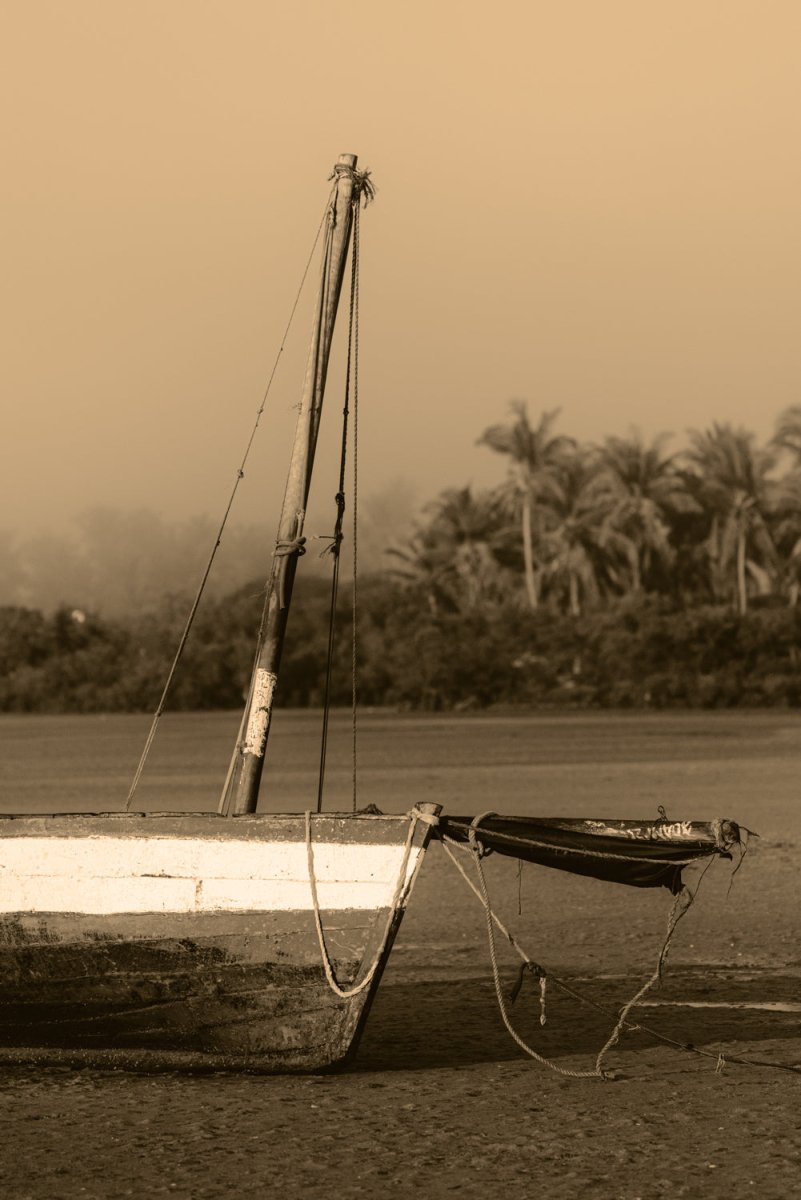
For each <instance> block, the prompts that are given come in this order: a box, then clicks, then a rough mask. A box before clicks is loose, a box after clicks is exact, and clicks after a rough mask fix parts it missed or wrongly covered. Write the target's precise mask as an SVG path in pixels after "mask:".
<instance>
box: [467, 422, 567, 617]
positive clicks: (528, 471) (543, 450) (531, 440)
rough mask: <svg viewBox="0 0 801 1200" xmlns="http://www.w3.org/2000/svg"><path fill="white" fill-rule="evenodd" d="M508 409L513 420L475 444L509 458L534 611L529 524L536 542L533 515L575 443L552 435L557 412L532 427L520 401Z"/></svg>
mask: <svg viewBox="0 0 801 1200" xmlns="http://www.w3.org/2000/svg"><path fill="white" fill-rule="evenodd" d="M510 407H511V409H512V413H513V414H514V420H513V421H511V423H510V424H508V425H504V424H498V425H490V426H489V427H488V428H487V429H485V430H484V432H483V433H482V435H481V437H480V438H479V439H478V444H479V445H483V446H489V448H490V449H491V450H495V451H496V452H497V453H498V454H506V455H508V457H509V460H510V464H509V469H510V476H511V483H512V488H513V491H514V494H515V496H516V497H517V498H518V503H519V505H520V525H521V528H520V535H521V540H522V544H523V568H524V575H525V581H526V593H527V595H528V602H529V605H530V606H531V608H534V609H535V608H537V606H538V604H539V581H538V578H537V573H536V571H535V568H534V553H533V546H532V536H533V531H532V524H536V526H537V530H536V532H537V540H538V541H539V540H540V539H541V533H542V531H541V522H540V521H539V520H538V519H537V515H536V514H537V510H538V507H539V505H540V504H541V502H542V501H543V499H544V497H545V496H546V495H547V492H548V488H549V483H550V479H551V477H552V475H553V471H554V469H555V468H556V466H557V465H558V464H559V462H560V461H561V459H562V458H563V456H564V455H565V454H566V453H567V452H569V451H570V450H572V449H573V448H574V447H575V441H574V439H573V438H570V437H566V436H564V435H563V434H557V435H556V436H554V435H553V433H552V429H553V426H554V424H555V422H556V420H557V418H558V416H559V409H558V408H555V409H552V410H551V411H550V412H545V413H543V414H542V416H541V417H540V419H539V423H538V424H537V425H536V426H534V425H532V424H531V422H530V421H529V417H528V408H527V406H526V402H525V401H524V400H513V401H512V403H511V406H510Z"/></svg>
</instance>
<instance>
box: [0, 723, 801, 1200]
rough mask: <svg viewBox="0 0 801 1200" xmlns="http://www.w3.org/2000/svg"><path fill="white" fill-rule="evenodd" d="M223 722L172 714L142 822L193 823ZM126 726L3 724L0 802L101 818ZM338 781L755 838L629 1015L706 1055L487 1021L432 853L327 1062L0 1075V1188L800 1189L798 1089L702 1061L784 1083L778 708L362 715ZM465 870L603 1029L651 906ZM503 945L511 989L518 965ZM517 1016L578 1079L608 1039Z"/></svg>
mask: <svg viewBox="0 0 801 1200" xmlns="http://www.w3.org/2000/svg"><path fill="white" fill-rule="evenodd" d="M233 723H234V722H233V721H232V720H231V718H230V717H229V716H227V715H226V716H218V715H211V716H198V717H193V716H190V717H176V718H174V719H173V720H172V722H171V724H169V726H168V727H167V728H166V729H165V736H164V742H165V745H164V746H163V748H162V749H160V752H159V757H158V759H157V760H156V761H155V762H154V764H153V767H152V769H151V772H150V775H149V781H148V785H147V789H146V790H145V792H144V793H143V798H144V800H145V802H147V803H156V802H157V801H160V800H162V799H163V797H164V796H165V795H169V798H170V801H169V806H170V807H175V808H186V807H194V806H196V805H197V804H203V805H206V806H210V805H212V804H213V803H214V799H213V792H214V787H213V786H212V784H211V783H210V782H209V776H210V774H213V773H214V772H216V773H217V774H219V775H222V774H224V768H225V764H224V761H223V762H222V764H221V763H220V762H219V761H218V760H219V759H221V758H222V759H224V757H225V752H226V749H227V746H228V745H230V740H229V739H230V736H231V727H232V725H233ZM276 725H277V728H276V730H275V738H274V745H275V750H276V753H275V755H274V759H273V762H272V764H271V768H270V772H271V773H270V774H269V775H268V777H267V781H266V783H267V787H266V789H265V791H266V795H265V799H266V802H267V803H266V807H272V808H280V807H286V808H303V807H306V806H307V804H308V802H309V801H308V796H309V795H310V794H311V791H310V789H311V788H312V786H313V783H314V779H313V770H311V769H310V766H309V764H310V763H312V764H313V746H314V737H315V732H316V728H317V722H316V718H315V717H314V715H313V714H282V715H280V716H279V718H278V720H277V722H276ZM145 728H146V721H144V720H143V719H142V718H133V717H131V718H129V717H118V718H106V719H99V718H26V717H19V718H17V717H12V718H3V719H2V720H0V762H2V764H3V766H2V768H0V772H1V773H0V806H1V807H2V808H3V809H4V810H6V811H14V810H17V811H19V810H24V811H46V810H48V809H51V810H55V809H61V810H64V809H68V810H74V809H77V808H88V809H91V808H96V807H99V808H114V807H119V805H120V795H119V792H120V791H121V789H122V788H123V787H124V783H125V780H126V778H127V776H126V772H127V769H128V766H129V764H130V763H133V762H135V759H136V756H137V750H138V746H139V744H140V741H141V736H142V734H143V731H144V729H145ZM336 732H337V734H338V735H339V736H338V737H337V738H335V739H334V744H333V748H332V758H331V767H330V773H329V782H330V790H329V806H330V807H337V806H346V805H347V803H348V794H349V777H350V768H349V764H348V760H347V749H346V747H347V740H348V737H347V733H348V731H347V722H346V721H345V720H342V721H339V722H337V730H336ZM282 741H283V743H284V744H283V746H282ZM32 746H35V748H36V754H35V755H34V754H31V753H30V749H31V747H32ZM171 754H172V757H173V759H177V764H176V763H175V762H173V763H172V765H171V762H170V756H171ZM362 764H363V766H362V771H361V784H360V789H361V790H360V802H361V803H368V802H370V801H372V802H374V803H377V804H378V805H379V807H381V808H383V809H385V810H386V811H397V810H401V809H403V808H405V807H408V806H409V805H410V804H411V803H413V802H414V801H416V800H437V801H438V802H439V803H442V804H444V805H445V806H446V808H447V810H448V811H449V812H451V813H456V812H461V813H476V812H481V811H484V810H487V809H496V810H499V811H505V812H530V813H532V814H541V815H560V814H561V815H570V816H590V815H594V816H608V817H627V816H640V817H654V816H655V815H656V811H657V806H658V805H660V804H663V805H664V806H665V808H666V809H667V812H668V814H669V816H671V817H676V818H688V819H689V818H696V819H707V818H710V817H714V816H729V817H732V818H734V819H736V820H739V821H740V822H741V823H742V824H744V825H746V826H748V827H749V828H751V829H755V830H757V831H758V832H759V833H760V835H761V836H760V838H759V839H758V840H754V841H753V842H752V843H751V849H750V851H749V854H748V856H747V857H746V859H745V862H744V864H743V866H742V869H741V870H740V872H739V873H738V874H737V876H736V877H735V878H734V880H733V881H732V880H731V868H730V867H729V866H728V865H726V864H722V863H721V864H717V865H715V866H714V867H713V868H712V870H711V871H710V872H709V873H708V874H707V876H706V877H705V879H704V881H703V884H702V886H701V889H700V892H699V896H698V900H697V903H696V905H695V906H694V907H693V909H692V910H691V911H690V913H689V914H688V916H687V918H686V919H685V920H684V921H683V922H682V923H681V925H680V926H679V929H678V931H677V933H676V937H675V940H674V943H673V946H672V949H671V955H670V960H669V963H668V967H667V971H666V975H665V979H664V982H663V985H662V987H661V988H660V989H658V990H655V991H654V992H652V993H651V995H650V996H649V997H648V999H649V1001H650V1002H651V1003H649V1005H648V1006H647V1007H643V1008H641V1009H638V1010H637V1016H638V1019H639V1020H641V1021H642V1022H644V1023H645V1024H647V1025H648V1026H650V1027H652V1028H653V1029H655V1030H658V1031H659V1032H661V1033H663V1034H664V1035H666V1036H669V1037H672V1038H674V1039H676V1040H678V1041H681V1042H692V1043H693V1044H695V1045H696V1046H697V1047H699V1048H701V1049H702V1050H704V1051H705V1052H707V1055H708V1057H701V1056H696V1055H694V1054H692V1053H688V1052H686V1051H678V1050H675V1049H671V1048H668V1047H666V1046H664V1045H662V1044H660V1043H658V1042H656V1041H655V1040H654V1038H653V1037H651V1036H650V1035H648V1034H645V1033H642V1032H640V1033H636V1034H635V1033H627V1034H625V1035H624V1037H623V1038H622V1039H621V1041H620V1043H619V1044H618V1045H617V1046H616V1047H615V1048H614V1049H613V1050H612V1052H611V1053H610V1055H609V1059H608V1066H609V1068H611V1069H612V1070H613V1072H614V1075H615V1078H614V1079H612V1080H608V1081H601V1080H598V1079H570V1078H566V1077H563V1076H560V1075H557V1074H554V1073H552V1072H551V1071H549V1070H548V1069H547V1068H545V1067H543V1066H542V1065H540V1064H538V1063H536V1062H533V1061H531V1060H530V1059H528V1058H526V1057H525V1056H524V1055H523V1054H522V1052H521V1051H520V1050H519V1049H518V1048H517V1046H515V1044H514V1043H513V1042H512V1040H511V1039H510V1037H509V1035H508V1034H507V1032H506V1030H505V1029H504V1028H503V1026H502V1024H501V1020H500V1017H499V1015H498V1008H497V1003H496V1000H495V995H494V989H493V985H492V978H491V971H490V966H489V958H488V952H487V944H486V932H485V926H484V921H483V914H482V910H481V908H480V906H479V905H478V903H477V901H476V900H475V899H474V897H473V896H472V895H471V894H470V893H469V892H468V890H467V888H466V887H465V885H464V883H463V881H462V880H461V879H460V877H459V876H458V875H457V874H456V872H455V871H454V869H453V867H452V866H451V865H450V863H449V862H448V861H447V860H446V858H445V856H444V855H443V853H442V850H441V847H439V846H433V847H432V849H431V851H430V853H429V855H428V857H427V860H426V863H425V865H424V868H423V871H422V873H421V876H420V879H419V881H418V884H417V887H416V890H415V892H414V894H413V896H412V901H411V905H410V909H409V912H408V913H407V916H406V918H405V921H404V925H403V927H402V929H401V933H400V935H399V938H398V941H397V943H396V946H395V949H394V951H393V956H392V959H391V961H390V964H389V967H388V969H387V971H386V974H385V976H384V979H383V982H382V985H381V989H380V992H379V995H378V998H377V1000H376V1003H375V1005H374V1008H373V1011H372V1013H371V1016H370V1019H369V1022H368V1026H367V1030H366V1033H365V1036H364V1039H363V1041H362V1045H361V1048H360V1051H359V1054H358V1056H357V1058H356V1061H355V1063H354V1064H353V1066H352V1067H351V1068H350V1069H349V1070H348V1071H347V1072H345V1073H343V1074H339V1075H330V1076H310V1077H296V1078H293V1077H283V1078H275V1077H273V1078H265V1077H255V1076H254V1077H238V1076H233V1075H220V1076H194V1077H193V1076H189V1077H186V1076H180V1075H175V1074H170V1075H161V1076H151V1077H148V1076H136V1075H122V1074H116V1073H102V1072H90V1071H79V1072H75V1071H57V1070H49V1071H37V1072H28V1071H24V1070H20V1069H14V1070H5V1071H4V1072H3V1073H2V1075H0V1128H1V1129H2V1138H0V1189H1V1190H2V1194H3V1196H8V1197H13V1198H14V1200H17V1198H24V1197H30V1198H31V1200H44V1198H45V1197H65V1198H66V1197H73V1196H76V1197H77V1196H84V1197H87V1196H88V1197H116V1196H126V1195H129V1196H140V1197H141V1196H160V1195H171V1196H180V1197H187V1198H190V1197H191V1198H194V1197H224V1196H226V1197H227V1196H231V1197H237V1196H256V1195H258V1196H263V1195H265V1194H266V1195H272V1194H281V1195H283V1196H284V1197H285V1198H286V1200H294V1198H295V1197H306V1196H310V1197H316V1196H321V1197H322V1196H325V1197H328V1196H330V1195H332V1194H334V1193H336V1194H338V1195H339V1196H342V1197H350V1196H368V1197H372V1196H378V1195H380V1194H388V1195H392V1196H401V1197H403V1196H406V1195H426V1196H435V1197H436V1196H440V1195H442V1196H445V1195H449V1194H451V1193H454V1194H459V1195H463V1196H469V1197H479V1196H480V1197H496V1196H498V1197H501V1196H505V1195H506V1194H507V1193H508V1192H510V1191H511V1190H512V1189H514V1193H515V1195H517V1196H528V1195H534V1194H536V1193H539V1192H540V1191H544V1192H546V1193H547V1194H548V1195H549V1196H551V1197H554V1198H555V1200H560V1198H563V1197H565V1198H566V1197H577V1196H580V1195H583V1194H585V1193H588V1194H591V1195H593V1196H594V1197H602V1198H605V1197H609V1198H617V1197H620V1198H625V1200H635V1198H636V1197H641V1198H643V1200H645V1198H646V1197H677V1196H687V1197H696V1196H703V1197H707V1196H708V1197H724V1196H725V1197H732V1196H734V1197H739V1196H758V1197H760V1198H761V1197H780V1196H792V1195H798V1194H801V1182H800V1181H801V1075H799V1074H793V1073H790V1072H787V1071H782V1070H778V1069H771V1068H770V1067H765V1066H742V1065H738V1064H735V1063H733V1062H727V1061H726V1056H727V1055H728V1056H739V1057H745V1058H750V1059H757V1060H761V1061H764V1062H769V1063H775V1064H781V1063H785V1064H795V1065H801V1011H800V1010H801V943H800V942H799V937H798V926H799V922H798V894H799V889H798V884H797V864H798V861H799V858H798V855H799V847H800V846H801V807H800V806H799V803H798V800H797V795H798V781H799V779H800V778H801V717H799V716H796V715H794V714H766V713H758V714H749V713H733V714H718V713H714V714H698V713H696V714H687V715H683V714H678V715H677V714H664V715H663V714H659V715H653V716H651V715H647V716H642V715H624V716H620V715H616V714H592V715H589V716H579V717H577V716H568V717H539V718H535V717H532V718H526V717H466V718H421V717H408V718H393V717H389V716H385V715H381V714H375V715H372V716H370V715H368V716H366V717H365V718H364V720H363V734H362ZM109 780H112V781H113V782H114V787H115V789H116V790H115V791H114V794H113V795H111V796H109V794H108V792H109V787H110V784H109ZM214 786H216V784H215V785H214ZM54 796H57V797H58V800H57V802H56V801H54ZM279 800H280V801H281V803H279ZM487 878H488V883H489V888H490V893H491V898H492V901H493V905H494V906H495V907H496V908H497V910H498V912H499V914H500V915H501V916H502V917H503V919H504V920H505V921H507V923H508V924H510V925H511V927H512V928H513V930H514V932H515V934H516V936H518V937H519V939H520V941H521V943H522V944H523V945H524V947H525V948H526V950H527V951H528V953H529V954H530V955H531V956H532V957H533V958H535V959H536V960H537V961H539V962H541V963H542V964H543V965H544V966H545V967H546V968H547V969H548V970H549V971H551V972H552V973H553V974H555V975H557V976H559V977H560V978H563V979H565V980H566V981H568V982H569V983H570V984H571V986H573V987H575V988H576V989H578V990H580V991H581V992H582V993H586V994H587V995H589V996H590V997H591V998H592V999H593V1000H594V1001H595V1002H596V1003H597V1004H600V1005H601V1006H602V1007H603V1008H604V1009H606V1010H608V1011H609V1013H610V1014H613V1013H614V1012H615V1011H616V1010H617V1009H619V1007H620V1006H621V1004H622V1003H623V1002H624V1001H625V1000H627V999H628V998H629V997H630V996H631V995H632V993H633V992H634V991H636V989H637V988H638V986H639V985H640V984H641V982H642V981H644V980H645V979H646V978H647V977H648V976H649V974H650V973H651V970H652V969H653V966H654V964H655V962H656V956H657V953H658V950H659V947H660V945H661V942H662V937H663V933H664V926H665V920H666V916H667V911H668V909H669V906H670V897H669V896H668V895H667V893H662V892H658V893H652V892H640V891H638V890H637V889H631V888H625V887H622V886H619V885H614V884H604V883H600V882H598V881H594V880H589V879H581V878H578V877H575V876H570V875H566V874H562V873H561V872H555V871H549V870H547V869H545V868H536V867H533V866H526V867H525V868H524V869H523V872H522V876H521V877H520V878H518V872H517V868H516V865H515V864H514V863H513V862H511V861H509V860H505V861H504V860H500V859H490V860H488V862H487ZM730 883H731V889H730V890H729V885H730ZM519 907H520V908H522V915H519V914H518V908H519ZM499 952H500V956H501V965H502V975H503V979H504V985H505V987H506V988H507V989H508V987H509V986H510V985H511V983H512V982H513V980H514V977H515V973H516V964H517V960H516V959H515V957H514V956H513V955H512V954H511V953H510V952H509V951H508V950H507V949H505V948H501V949H500V950H499ZM511 1013H512V1017H513V1021H514V1023H515V1025H516V1027H517V1028H518V1029H519V1032H520V1033H521V1034H522V1035H523V1036H524V1037H525V1038H526V1039H528V1040H529V1042H530V1044H532V1045H534V1046H535V1047H536V1048H537V1049H538V1050H539V1051H540V1052H542V1053H543V1054H545V1055H547V1056H549V1057H551V1058H552V1059H553V1061H554V1062H555V1063H557V1064H558V1065H559V1066H561V1067H565V1068H568V1069H573V1070H584V1069H591V1068H592V1066H593V1063H594V1060H595V1055H596V1053H597V1051H598V1049H599V1048H600V1046H601V1045H603V1043H604V1041H605V1040H606V1037H607V1035H608V1033H609V1030H610V1029H611V1027H612V1025H613V1024H614V1017H613V1016H612V1015H609V1016H607V1015H604V1014H601V1013H598V1012H597V1011H596V1010H594V1009H591V1008H588V1007H584V1006H581V1005H579V1004H578V1003H577V1002H576V1001H575V1000H573V999H571V998H570V997H566V996H564V995H562V994H560V993H559V991H558V990H557V989H556V988H555V987H553V986H551V987H550V989H549V992H548V996H547V1018H548V1019H547V1024H546V1025H545V1027H544V1028H542V1027H540V1024H539V1020H538V1018H539V998H538V993H537V990H536V988H535V987H534V986H533V985H532V984H531V983H530V982H527V983H526V984H525V985H524V988H523V991H522V993H521V996H520V998H519V999H518V1001H517V1003H516V1005H515V1006H514V1008H513V1009H512V1010H511ZM721 1052H722V1053H723V1054H724V1065H723V1068H722V1069H721V1070H716V1066H718V1065H719V1061H718V1054H719V1053H721Z"/></svg>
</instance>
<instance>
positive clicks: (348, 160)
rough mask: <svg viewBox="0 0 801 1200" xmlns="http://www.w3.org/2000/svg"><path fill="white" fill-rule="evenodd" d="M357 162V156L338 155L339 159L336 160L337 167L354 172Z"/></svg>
mask: <svg viewBox="0 0 801 1200" xmlns="http://www.w3.org/2000/svg"><path fill="white" fill-rule="evenodd" d="M358 161H359V156H358V154H340V156H339V158H338V159H337V166H338V167H350V169H351V170H354V169H355V167H356V163H357V162H358Z"/></svg>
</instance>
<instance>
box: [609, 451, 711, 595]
mask: <svg viewBox="0 0 801 1200" xmlns="http://www.w3.org/2000/svg"><path fill="white" fill-rule="evenodd" d="M669 438H670V434H660V435H659V436H658V437H656V438H654V440H653V441H652V442H651V444H650V446H648V445H646V444H645V443H644V442H643V439H642V436H641V435H640V434H639V432H634V431H633V432H632V433H631V435H630V436H629V437H628V438H618V437H608V438H607V439H606V441H605V442H604V444H603V445H602V446H601V447H600V449H599V452H598V457H599V461H600V463H601V465H602V467H603V469H604V471H605V473H606V476H607V479H608V484H609V489H610V497H609V498H610V502H611V504H612V511H611V513H610V520H611V521H612V523H613V524H614V526H615V528H616V529H618V530H619V531H620V532H621V533H623V534H625V536H626V537H627V538H629V540H630V541H631V542H632V543H633V545H634V547H635V549H636V553H635V555H634V556H633V558H632V564H631V565H632V580H631V586H632V590H633V591H634V592H640V591H641V590H642V587H643V580H644V579H647V578H648V577H649V575H650V574H651V572H652V568H653V567H654V566H655V564H656V563H662V564H664V565H669V564H670V563H671V562H672V560H673V558H674V555H675V551H674V549H673V546H672V545H671V541H670V521H669V517H670V515H671V514H673V513H675V512H678V511H685V510H686V508H687V506H688V505H692V503H693V502H692V500H691V499H690V497H689V496H688V494H687V490H686V488H685V486H684V483H683V480H682V477H681V475H680V474H679V472H678V471H677V469H676V466H675V456H674V455H665V454H664V453H663V449H664V446H665V443H666V442H667V441H668V440H669Z"/></svg>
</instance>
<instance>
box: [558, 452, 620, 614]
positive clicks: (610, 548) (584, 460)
mask: <svg viewBox="0 0 801 1200" xmlns="http://www.w3.org/2000/svg"><path fill="white" fill-rule="evenodd" d="M614 502H615V496H614V495H613V493H612V492H611V490H610V488H609V483H608V478H606V477H605V475H604V473H603V471H602V468H601V462H600V459H599V457H598V456H597V455H594V454H587V453H581V452H579V451H576V452H575V453H573V454H571V455H569V456H565V457H563V459H562V461H561V463H560V465H559V468H558V469H557V470H555V471H554V473H553V475H552V477H551V479H550V480H549V507H548V526H547V528H546V529H545V531H544V535H543V542H544V548H545V552H546V555H547V559H546V564H545V573H546V578H547V579H548V580H549V581H550V582H551V583H552V584H554V585H556V586H557V588H564V589H565V590H566V595H567V608H568V611H569V612H570V614H571V615H572V616H575V617H577V616H580V615H581V611H582V606H583V605H584V604H586V603H587V602H593V601H595V600H597V599H598V598H599V597H600V595H601V594H602V592H605V591H612V590H614V589H616V588H620V587H622V586H623V583H624V578H625V574H626V572H630V571H631V570H632V568H633V563H634V559H635V557H636V548H635V546H634V543H633V542H632V541H631V539H630V538H628V537H627V536H626V535H625V534H624V533H622V532H621V531H620V530H619V529H617V528H616V527H615V524H614V521H613V519H612V518H613V513H614Z"/></svg>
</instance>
